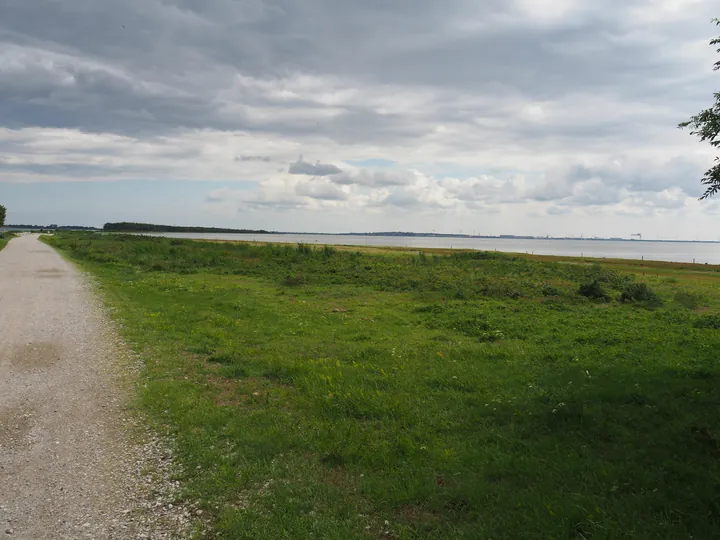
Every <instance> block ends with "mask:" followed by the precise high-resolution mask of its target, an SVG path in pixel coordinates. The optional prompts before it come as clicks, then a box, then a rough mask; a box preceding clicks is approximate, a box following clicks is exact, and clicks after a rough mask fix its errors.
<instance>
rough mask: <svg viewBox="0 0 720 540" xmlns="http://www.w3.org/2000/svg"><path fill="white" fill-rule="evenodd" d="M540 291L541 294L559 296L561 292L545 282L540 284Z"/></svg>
mask: <svg viewBox="0 0 720 540" xmlns="http://www.w3.org/2000/svg"><path fill="white" fill-rule="evenodd" d="M540 292H541V293H542V295H543V296H560V295H561V294H562V293H561V292H560V290H559V289H557V288H556V287H553V286H552V285H548V284H547V283H545V284H544V285H543V286H542V288H541V289H540Z"/></svg>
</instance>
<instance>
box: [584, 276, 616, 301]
mask: <svg viewBox="0 0 720 540" xmlns="http://www.w3.org/2000/svg"><path fill="white" fill-rule="evenodd" d="M578 294H580V295H581V296H584V297H585V298H591V299H593V300H609V299H610V297H609V296H608V294H607V293H606V292H605V290H604V289H603V288H602V285H600V282H599V281H598V280H597V279H595V280H593V281H591V282H590V283H584V284H582V285H580V288H579V289H578Z"/></svg>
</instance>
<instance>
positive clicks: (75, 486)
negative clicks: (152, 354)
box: [0, 235, 202, 540]
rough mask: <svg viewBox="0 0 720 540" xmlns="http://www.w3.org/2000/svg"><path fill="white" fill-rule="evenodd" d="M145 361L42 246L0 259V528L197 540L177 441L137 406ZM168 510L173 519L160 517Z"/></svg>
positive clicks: (15, 245)
mask: <svg viewBox="0 0 720 540" xmlns="http://www.w3.org/2000/svg"><path fill="white" fill-rule="evenodd" d="M141 367H142V366H141V363H140V360H139V359H138V358H137V357H136V356H134V355H133V354H132V353H131V352H130V350H129V348H128V347H127V346H126V345H125V344H123V343H122V341H121V339H120V338H119V337H118V335H117V334H116V332H115V328H114V325H113V324H112V322H111V321H110V319H109V317H108V316H107V314H106V313H105V311H104V309H103V307H102V304H101V303H100V301H99V300H98V298H97V297H96V296H95V295H94V294H93V291H92V283H91V282H90V279H89V278H88V277H87V276H85V275H83V274H81V273H80V272H78V271H77V270H76V269H75V268H74V267H73V266H72V265H70V264H69V263H67V262H66V261H65V260H64V259H63V258H62V257H60V256H59V255H58V254H57V253H56V252H55V251H54V250H53V249H52V248H50V247H49V246H46V245H45V244H43V243H41V242H40V241H39V240H38V238H37V235H23V236H20V237H18V238H15V239H13V240H11V241H10V243H9V244H8V245H7V246H6V247H5V249H4V250H2V251H0V523H6V524H12V528H7V529H5V533H6V534H7V535H12V536H13V538H15V539H28V540H46V539H72V538H80V537H86V538H95V539H126V538H128V539H129V538H153V539H165V538H189V537H190V536H191V531H192V529H193V528H195V527H198V528H199V529H202V523H200V522H199V519H198V517H196V509H197V508H196V505H194V504H192V503H191V502H188V501H183V500H182V499H181V497H180V495H179V493H180V487H181V486H180V485H179V484H178V483H176V482H175V477H176V476H177V474H178V473H180V472H181V471H180V469H179V467H178V466H177V464H176V463H175V462H174V461H173V459H172V455H173V454H172V444H171V443H172V441H169V440H167V439H165V438H162V437H160V436H158V435H157V434H156V433H154V432H153V431H152V430H150V429H149V428H148V426H147V422H145V421H144V420H143V418H141V417H140V415H139V413H137V412H135V411H134V410H133V409H132V408H131V407H130V406H129V403H130V399H131V395H132V391H133V389H134V384H137V382H138V373H139V370H140V369H141ZM163 508H165V510H163Z"/></svg>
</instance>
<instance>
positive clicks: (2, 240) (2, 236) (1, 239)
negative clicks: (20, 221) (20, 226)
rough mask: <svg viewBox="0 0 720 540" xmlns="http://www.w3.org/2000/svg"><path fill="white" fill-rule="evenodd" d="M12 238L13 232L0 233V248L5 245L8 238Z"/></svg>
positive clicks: (13, 236)
mask: <svg viewBox="0 0 720 540" xmlns="http://www.w3.org/2000/svg"><path fill="white" fill-rule="evenodd" d="M13 238H15V233H10V232H6V233H0V249H2V248H4V247H5V246H7V244H8V242H9V241H10V240H12V239H13Z"/></svg>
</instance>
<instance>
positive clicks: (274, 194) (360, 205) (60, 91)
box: [0, 0, 720, 240]
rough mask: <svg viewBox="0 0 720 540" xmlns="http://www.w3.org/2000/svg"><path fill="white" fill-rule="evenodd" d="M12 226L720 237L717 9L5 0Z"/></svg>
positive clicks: (1, 50)
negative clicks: (714, 172)
mask: <svg viewBox="0 0 720 540" xmlns="http://www.w3.org/2000/svg"><path fill="white" fill-rule="evenodd" d="M0 11H1V12H2V13H1V15H0V204H4V205H5V206H6V207H7V208H8V217H7V219H8V222H9V223H37V224H48V223H58V224H76V225H102V224H103V223H105V222H107V221H143V222H152V223H164V224H174V225H207V226H222V227H236V228H251V229H261V228H264V229H270V230H281V231H300V232H314V231H315V232H347V231H355V232H359V231H398V230H402V231H415V232H430V231H433V230H434V231H437V232H445V233H460V232H463V233H476V234H489V235H496V234H519V235H538V236H540V235H542V236H544V235H553V236H580V235H584V236H586V237H588V236H621V237H629V236H630V235H631V234H633V233H642V234H643V236H644V237H645V238H653V239H654V238H671V239H681V238H682V239H691V240H693V239H708V240H718V239H720V229H719V228H718V227H717V224H718V221H720V200H711V201H698V197H699V196H700V195H701V194H702V192H703V190H702V186H701V184H700V179H701V177H702V175H703V173H704V172H705V170H707V169H708V168H710V166H711V165H712V163H713V160H714V157H715V156H714V154H713V151H712V150H713V149H712V148H711V147H710V145H708V144H706V143H705V144H702V143H700V142H699V141H697V140H696V139H694V138H693V137H692V136H690V135H689V134H688V133H687V131H681V130H679V129H678V128H677V125H678V123H679V122H682V121H683V120H686V119H687V118H688V117H689V116H691V115H693V114H695V113H697V112H699V111H700V110H702V109H704V108H707V107H709V106H710V105H711V104H712V102H713V93H714V92H717V91H718V90H719V89H720V84H719V83H720V73H719V72H713V71H712V65H713V63H714V62H715V61H716V60H717V59H718V58H717V54H716V53H715V51H714V49H713V48H712V47H710V46H709V45H708V41H709V40H710V39H711V38H713V37H714V36H715V35H717V34H718V33H720V29H718V28H717V27H716V26H714V25H713V24H711V22H710V21H711V19H712V18H713V17H717V16H720V10H719V9H718V6H717V4H716V1H715V0H606V1H604V2H591V1H590V0H582V1H581V0H486V1H484V2H478V1H476V0H445V1H443V2H437V1H430V0H393V1H381V0H363V1H356V0H353V1H350V0H303V1H302V2H297V1H290V0H272V1H270V0H123V1H122V2H118V1H115V0H113V1H109V0H62V1H61V2H60V1H56V0H34V1H32V2H28V1H27V0H3V2H2V8H0Z"/></svg>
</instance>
